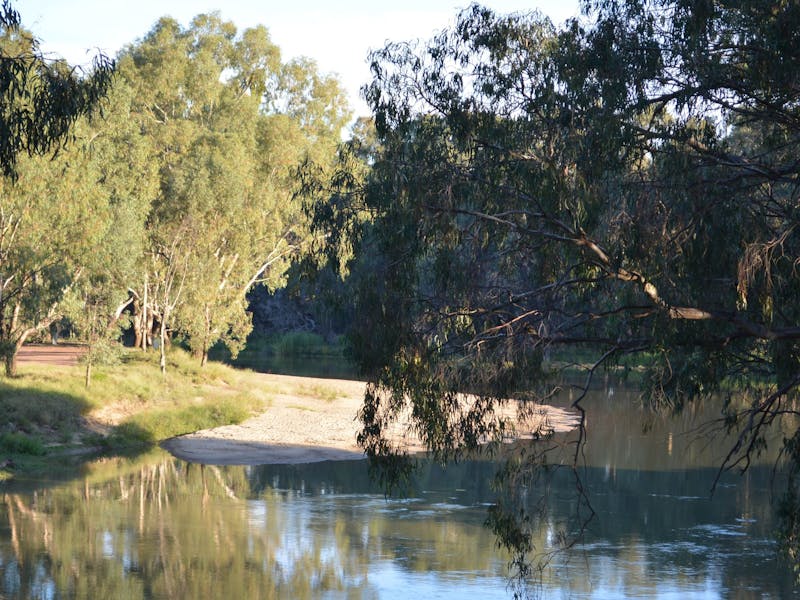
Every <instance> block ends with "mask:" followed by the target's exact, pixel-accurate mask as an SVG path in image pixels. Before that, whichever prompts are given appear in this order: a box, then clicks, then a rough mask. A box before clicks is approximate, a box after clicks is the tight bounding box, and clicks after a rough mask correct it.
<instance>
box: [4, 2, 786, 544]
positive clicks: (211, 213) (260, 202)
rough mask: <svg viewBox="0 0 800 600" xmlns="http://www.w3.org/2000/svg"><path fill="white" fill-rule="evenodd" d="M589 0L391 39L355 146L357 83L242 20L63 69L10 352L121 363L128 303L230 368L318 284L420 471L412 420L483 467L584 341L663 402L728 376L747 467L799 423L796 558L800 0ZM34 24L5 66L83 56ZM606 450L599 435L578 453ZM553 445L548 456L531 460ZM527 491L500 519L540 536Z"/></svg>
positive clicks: (681, 400) (21, 82) (29, 227)
mask: <svg viewBox="0 0 800 600" xmlns="http://www.w3.org/2000/svg"><path fill="white" fill-rule="evenodd" d="M583 9H584V15H583V16H582V17H581V18H579V19H574V20H572V21H570V22H568V23H566V24H565V25H563V26H560V27H556V26H554V25H553V24H552V23H551V22H550V21H549V20H547V19H546V18H544V17H542V16H541V15H538V14H536V13H533V14H517V15H498V14H495V13H493V12H492V11H490V10H488V9H485V8H482V7H480V6H477V5H473V6H472V7H470V8H468V9H466V10H464V11H463V12H461V13H460V15H459V16H458V18H457V21H456V23H455V25H454V26H452V27H450V28H448V29H445V30H443V31H442V32H441V33H440V34H438V35H437V36H436V37H435V38H433V39H431V40H429V41H427V42H415V43H411V42H394V43H389V44H388V45H387V46H386V47H385V48H383V49H380V50H378V51H376V52H374V53H373V54H372V55H371V57H370V60H371V65H372V73H373V80H372V82H371V83H369V84H368V85H366V86H365V88H364V94H365V98H366V99H367V101H368V103H369V104H370V106H371V108H372V110H373V115H372V117H371V119H369V120H361V121H358V122H357V125H356V127H354V128H353V129H352V135H351V136H350V137H351V139H350V140H349V141H347V142H345V143H340V142H341V132H342V130H343V128H344V127H345V126H346V125H347V124H348V123H349V122H350V119H351V115H350V113H349V110H348V107H347V105H346V102H345V101H344V98H343V95H342V92H341V90H340V88H339V84H338V83H337V81H336V80H335V79H334V78H331V77H327V76H325V75H323V74H320V73H318V72H317V70H316V68H315V66H314V64H313V63H311V62H310V61H307V60H303V59H297V60H290V61H287V62H283V61H282V58H281V55H280V52H279V50H278V48H276V47H275V46H274V45H273V44H272V43H271V42H270V39H269V36H268V33H267V30H266V29H264V28H255V29H248V30H245V31H243V32H241V33H240V32H237V31H236V29H235V27H234V26H233V25H232V24H230V23H227V22H225V21H223V20H222V19H221V17H219V16H218V15H214V14H212V15H200V16H198V17H196V18H195V19H194V20H193V21H192V23H191V24H190V25H189V27H187V28H183V27H181V26H180V25H179V24H178V23H176V22H174V21H172V20H170V19H162V20H161V21H159V22H158V23H157V24H156V26H155V27H154V28H153V29H152V31H151V32H150V33H148V34H147V35H145V36H144V37H143V38H142V39H141V40H140V41H137V42H135V43H134V44H132V45H130V46H128V47H126V48H125V49H124V50H123V51H122V52H121V54H120V55H119V56H118V57H117V59H116V64H115V65H114V70H113V77H110V76H109V77H110V78H109V77H103V75H104V74H105V73H106V71H105V70H104V69H107V68H109V67H108V65H105V64H100V65H98V66H97V68H96V70H94V71H92V72H90V73H89V74H87V75H86V76H84V77H83V78H81V77H75V76H74V75H72V74H68V75H64V77H66V79H67V80H68V81H70V82H72V84H73V87H74V90H75V91H74V96H75V98H84V102H83V104H81V103H78V102H74V103H71V104H69V105H70V107H71V110H72V113H71V114H74V115H77V116H75V118H74V119H73V118H72V117H70V119H71V120H68V121H66V125H65V127H63V128H62V129H61V130H59V129H55V128H51V127H50V126H49V125H48V126H46V127H44V133H42V132H37V131H20V132H19V133H18V134H17V139H18V143H17V144H15V145H14V147H13V148H11V149H4V150H3V161H4V162H3V165H4V169H5V173H6V178H5V179H4V181H3V183H2V185H3V188H4V189H3V197H2V207H0V208H1V210H0V275H2V278H1V279H0V344H1V347H2V350H3V353H4V356H5V358H6V370H7V372H8V373H9V374H13V372H14V354H15V352H16V350H17V349H18V348H19V347H20V345H21V344H22V343H24V341H25V340H26V339H28V338H29V337H30V336H32V335H33V334H34V333H35V332H37V331H42V330H46V329H47V328H48V327H49V326H50V324H52V323H54V322H55V321H56V320H58V319H62V318H65V317H67V318H69V319H70V322H71V323H72V324H73V327H75V328H76V330H77V331H79V332H80V334H81V335H82V336H83V337H84V338H85V339H86V340H87V342H88V343H89V344H90V345H92V346H96V347H97V348H99V350H98V352H100V353H102V352H103V351H107V350H104V349H103V348H104V347H105V345H107V344H105V342H104V340H109V339H114V338H115V337H118V335H119V326H120V325H122V324H123V322H124V321H123V320H121V319H120V316H121V315H122V314H123V313H125V314H128V315H129V317H130V319H129V321H130V326H132V328H133V331H135V333H136V335H135V343H136V344H137V345H140V346H143V345H147V344H150V343H152V342H153V341H154V340H156V341H157V345H159V346H160V348H161V352H162V356H163V352H164V349H165V347H166V342H167V341H168V338H170V337H176V336H177V337H180V339H181V340H183V341H184V342H185V343H186V344H188V345H189V347H190V348H191V349H192V350H193V351H194V352H195V353H196V354H197V355H198V357H199V358H200V359H201V360H205V357H207V354H208V350H209V348H210V347H211V346H212V345H214V344H215V343H218V342H222V343H224V344H226V345H228V347H229V348H230V349H231V350H232V351H233V352H234V353H235V352H236V351H237V350H238V349H240V348H241V347H242V345H243V343H244V341H245V340H246V337H247V334H248V332H249V330H250V328H251V327H252V323H251V321H250V318H249V315H248V313H247V311H246V308H247V304H246V297H247V293H248V291H250V290H251V289H252V288H253V286H254V285H255V284H257V283H261V284H266V286H267V288H268V289H270V290H274V289H276V288H278V287H280V286H282V285H283V284H284V283H285V282H286V280H287V279H294V280H295V282H296V281H297V280H300V279H304V278H306V277H307V276H308V275H309V274H316V276H317V277H318V279H317V280H316V281H317V282H318V283H316V284H314V285H317V286H318V289H317V292H318V293H316V297H317V298H336V300H335V301H332V302H335V303H337V304H336V306H337V310H340V311H344V312H345V313H346V314H347V315H349V316H350V318H349V319H341V321H342V322H344V323H347V331H346V333H347V336H348V339H349V344H350V348H351V352H352V355H353V357H354V360H355V361H356V362H357V364H358V365H359V367H360V369H361V371H362V373H363V374H364V376H365V377H366V378H367V380H368V381H369V386H368V391H367V395H366V397H365V401H364V405H363V408H362V410H361V413H360V418H361V421H362V427H363V429H362V432H361V434H360V436H359V442H360V443H361V444H362V446H363V447H364V448H365V450H366V451H367V453H368V454H369V455H370V456H371V457H372V458H373V459H374V461H375V462H376V464H378V465H381V466H383V467H384V468H385V469H387V471H385V472H386V473H388V474H389V475H390V476H399V475H403V474H404V473H406V472H407V470H408V469H409V468H410V467H411V465H412V462H413V461H412V459H411V457H408V456H404V455H403V452H402V450H401V449H400V448H398V447H396V446H394V445H393V443H392V441H391V439H389V437H388V436H387V435H385V432H386V431H387V430H388V429H389V428H390V427H391V426H392V424H393V423H394V422H395V421H397V420H398V419H406V418H408V419H409V424H410V426H411V427H412V428H413V429H414V430H415V431H416V432H417V433H419V434H420V436H421V437H422V439H423V440H424V442H425V443H426V444H427V446H428V447H429V449H430V450H431V451H432V452H433V454H434V456H435V457H437V458H439V459H441V460H444V461H446V460H450V459H458V458H461V457H463V456H465V455H466V454H467V453H469V452H472V451H474V450H476V449H477V448H478V447H479V446H481V445H482V444H483V443H484V442H485V441H486V440H487V439H488V440H492V439H501V438H502V437H503V435H504V434H505V433H506V431H507V430H506V427H507V424H506V423H505V421H504V420H503V418H502V417H501V416H500V415H501V412H500V411H499V410H498V408H500V407H502V405H503V404H504V403H505V402H506V401H507V399H509V398H512V397H513V398H516V399H520V400H524V401H528V404H527V405H528V406H530V407H531V410H535V407H536V406H537V403H539V402H541V401H542V400H545V399H547V398H549V397H551V396H552V395H553V394H554V393H556V391H557V389H558V388H559V386H561V385H563V381H564V373H562V372H559V370H558V369H557V368H554V364H556V362H557V361H553V360H552V358H553V357H554V356H556V357H565V356H566V357H573V356H578V355H580V356H581V357H583V358H582V359H581V360H580V361H578V360H571V361H569V360H568V361H567V362H573V363H580V364H577V365H573V366H572V370H571V371H570V375H571V376H572V377H575V376H576V375H577V376H579V377H580V382H579V383H578V389H579V390H583V391H585V390H587V389H588V388H589V387H590V385H591V383H592V378H593V376H594V375H595V374H596V373H598V372H599V371H601V370H602V369H606V368H613V367H614V366H616V365H620V364H625V365H630V364H634V365H636V366H637V368H639V369H641V372H642V373H643V376H642V382H641V383H642V391H643V397H644V399H645V400H646V401H647V402H648V403H649V404H650V405H652V406H655V407H662V408H663V407H666V408H667V409H669V410H680V409H681V408H682V407H683V406H685V405H687V404H688V403H689V402H700V401H703V400H704V399H708V398H711V397H712V396H719V395H722V396H723V397H724V398H726V402H725V409H724V412H723V414H722V416H721V419H720V422H719V426H720V428H721V429H728V430H731V431H734V432H736V437H735V438H734V440H735V441H734V442H733V444H732V446H731V450H730V453H729V455H728V456H727V458H726V459H725V461H724V464H722V465H721V467H722V468H730V469H738V468H746V467H747V465H748V463H749V461H750V459H751V458H752V457H753V456H754V455H755V454H757V453H758V452H759V451H761V450H762V449H763V448H764V446H765V444H766V441H765V440H766V437H765V436H766V433H767V430H768V429H769V427H770V426H772V425H774V424H776V423H777V422H780V421H782V422H784V423H789V424H790V425H791V426H793V427H794V431H795V432H796V433H795V434H794V435H790V436H787V437H786V439H785V440H784V446H783V452H782V463H781V464H782V468H784V469H785V471H786V472H787V473H789V474H790V477H789V483H788V487H787V489H786V495H785V500H784V502H783V504H782V512H783V515H784V517H785V519H784V528H783V530H782V533H781V535H782V539H783V541H784V543H785V548H786V550H787V551H788V552H789V554H790V555H791V556H792V557H795V558H796V556H797V552H798V548H799V547H800V500H798V496H797V484H796V481H795V479H794V475H796V473H797V471H798V469H800V429H798V428H797V426H796V418H797V416H798V415H797V408H796V406H797V402H796V401H797V389H798V385H800V325H798V323H799V322H800V304H798V301H797V298H798V292H800V277H799V276H798V263H799V262H800V241H798V237H797V231H796V229H797V227H798V223H800V221H798V219H800V216H799V215H798V194H799V192H798V190H799V189H800V188H798V175H799V174H800V164H799V163H798V155H800V154H799V153H798V146H799V145H800V102H799V101H800V83H799V82H798V75H797V68H796V67H797V65H798V64H799V63H800V6H798V5H797V4H796V3H793V2H763V1H760V0H737V1H724V2H720V1H714V0H693V1H689V0H651V1H648V2H644V1H642V0H586V1H585V2H584V3H583ZM9 14H10V13H9V9H8V6H7V5H6V19H5V24H6V27H5V28H4V30H3V52H4V54H5V55H6V56H12V57H15V56H17V57H21V56H27V57H33V58H32V60H34V61H36V60H38V61H39V63H41V64H40V67H41V68H40V69H39V72H40V73H57V72H58V71H59V70H62V71H63V70H65V69H67V66H66V65H63V64H59V63H46V61H43V60H42V59H41V57H40V56H38V55H37V49H36V45H35V40H34V39H33V38H32V37H31V36H30V35H28V34H27V33H25V32H24V31H23V30H22V29H20V28H19V27H17V26H14V23H13V19H10V18H9ZM12 16H13V15H12ZM37 56H38V58H37ZM12 63H13V61H12ZM4 64H5V63H4ZM41 65H44V66H41ZM4 68H7V67H4ZM40 77H43V76H40ZM9 81H12V82H13V84H9ZM41 81H42V79H41V78H40V79H37V78H36V77H35V76H31V77H30V78H24V77H22V76H21V75H13V74H12V75H11V76H10V77H6V78H5V79H3V82H5V83H4V86H5V87H4V88H2V89H1V90H0V91H2V92H3V93H4V96H3V97H4V103H5V104H4V105H5V106H6V113H4V114H8V115H10V116H11V117H13V111H12V110H11V107H15V106H17V105H21V106H22V109H25V106H24V104H25V103H26V102H32V103H33V104H32V107H33V108H31V110H30V111H29V113H28V114H29V115H31V116H29V117H28V118H29V119H33V120H34V121H36V119H38V118H39V116H38V115H39V114H40V113H41V114H45V115H49V114H50V113H51V112H52V109H51V108H48V107H49V106H50V105H47V104H46V103H43V102H40V101H39V100H37V99H36V96H35V95H29V94H27V92H26V90H28V89H31V90H34V89H38V87H37V86H41ZM0 83H2V82H0ZM80 86H84V88H86V90H88V92H82V91H81V90H83V89H84V88H81V87H80ZM20 90H22V92H20ZM20 93H21V95H20V96H14V94H20ZM45 97H50V96H47V94H45ZM30 98H33V99H32V100H30ZM61 104H63V101H62V102H61ZM40 106H41V107H43V108H42V109H41V111H40V109H39V107H40ZM92 107H94V108H92ZM29 108H30V107H29ZM23 112H24V110H23ZM6 127H8V126H6ZM42 137H43V138H44V139H52V140H56V143H55V144H54V145H53V144H50V145H48V144H39V142H38V141H36V140H38V139H39V138H42ZM56 148H58V149H59V151H58V152H57V153H56V154H55V155H53V151H54V150H55V149H56ZM293 259H296V260H294V262H295V264H294V266H293V267H291V269H290V263H291V262H292V260H293ZM320 282H321V283H320ZM323 288H324V292H325V293H323V292H322V291H320V290H323ZM326 294H327V295H326ZM162 364H163V363H162ZM576 370H577V371H578V372H577V373H575V371H576ZM465 392H468V393H470V394H472V395H473V396H474V400H473V401H472V402H469V403H464V402H463V394H464V393H465ZM582 399H583V394H581V393H578V394H577V395H576V397H575V399H574V401H573V403H572V407H573V408H574V409H575V410H577V411H579V412H580V414H581V415H582V418H583V419H585V416H586V413H585V408H584V406H582V404H581V402H582ZM538 434H539V435H540V436H541V437H544V438H546V437H547V436H548V431H546V430H543V431H541V432H538ZM580 453H581V447H580V440H579V443H578V444H577V445H576V449H575V452H574V463H573V465H572V467H573V468H576V471H577V466H578V465H579V463H580ZM542 464H543V457H542V455H541V453H539V452H531V453H529V454H528V455H526V458H525V460H522V461H518V463H517V464H515V465H513V467H514V469H515V470H514V474H513V475H511V474H508V473H507V476H508V477H509V480H512V479H513V480H515V481H519V480H520V479H519V477H520V473H524V472H530V471H533V470H535V469H538V468H539V467H541V465H542ZM509 502H510V504H509V505H508V506H507V507H505V508H507V509H508V510H505V511H503V510H500V511H496V512H495V513H494V514H493V517H492V519H493V520H492V525H493V527H494V529H495V531H496V532H497V533H498V534H499V535H500V537H501V540H502V541H503V543H505V544H507V545H508V546H509V547H512V548H513V549H516V550H520V551H521V552H523V554H524V553H525V552H526V551H528V550H529V549H530V538H529V537H526V532H525V522H526V521H525V519H526V516H525V515H524V514H521V513H520V512H519V511H518V510H517V508H518V507H516V506H515V505H514V500H513V498H512V499H511V500H509Z"/></svg>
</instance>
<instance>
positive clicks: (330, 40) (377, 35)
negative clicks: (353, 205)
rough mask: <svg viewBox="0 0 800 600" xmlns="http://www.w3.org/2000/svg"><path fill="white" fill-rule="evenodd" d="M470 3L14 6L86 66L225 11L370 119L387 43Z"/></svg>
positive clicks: (66, 1)
mask: <svg viewBox="0 0 800 600" xmlns="http://www.w3.org/2000/svg"><path fill="white" fill-rule="evenodd" d="M468 4H469V0H405V1H403V2H397V1H391V2H385V1H383V2H382V1H381V0H372V1H371V2H370V1H367V0H339V1H336V0H277V1H276V0H261V1H256V0H161V1H158V0H133V1H130V0H126V1H119V0H16V1H14V0H12V6H13V7H14V8H15V9H16V10H17V11H18V12H19V13H20V15H21V16H22V22H23V25H24V26H25V27H26V28H27V29H29V30H30V31H32V32H33V33H34V35H35V36H36V37H38V38H39V40H40V41H41V47H42V49H43V50H44V51H45V52H47V53H53V54H54V55H57V56H61V57H63V58H65V59H67V61H68V62H69V63H70V64H73V65H74V64H78V65H85V64H88V63H90V62H91V59H92V57H93V56H94V55H95V54H96V53H97V52H98V51H102V52H104V53H105V54H107V55H109V56H114V55H116V53H117V52H118V51H119V50H120V49H121V48H122V47H124V46H125V45H126V44H129V43H132V42H134V41H136V40H137V39H140V38H142V37H143V36H144V35H145V34H146V33H147V32H148V31H149V30H150V29H151V28H152V26H153V25H154V24H155V22H156V21H157V20H158V19H159V18H160V17H162V16H171V17H173V18H175V19H177V20H178V22H180V23H181V24H182V25H184V26H186V25H188V24H189V22H190V21H191V19H192V17H194V16H195V15H198V14H201V13H208V12H213V11H219V12H220V14H221V16H222V18H223V19H225V20H229V21H233V22H234V23H235V24H236V26H237V28H238V29H239V30H240V31H241V30H243V29H246V28H248V27H252V26H254V25H265V26H266V27H267V29H268V30H269V32H270V36H271V38H272V40H273V42H275V43H276V44H277V45H278V46H279V47H280V49H281V53H282V57H283V59H284V60H287V59H289V58H294V57H298V56H306V57H309V58H312V59H314V60H315V61H316V63H317V65H318V67H319V69H320V71H322V72H324V73H335V74H337V75H338V76H339V78H340V80H341V81H342V84H343V87H344V89H345V91H346V92H347V94H348V97H349V99H350V102H351V104H352V105H353V107H354V109H355V112H356V114H357V115H362V114H368V113H369V111H368V109H367V107H366V104H365V103H364V102H363V100H361V99H360V98H359V89H360V87H361V86H362V85H363V84H365V83H366V82H367V81H368V80H369V76H370V74H369V66H368V63H367V54H368V53H369V51H370V49H375V48H380V47H382V46H383V45H384V43H385V42H386V41H389V40H392V41H398V40H412V39H428V38H430V37H431V35H433V34H434V33H436V32H437V31H439V30H441V29H443V28H444V27H447V26H448V25H450V24H452V23H453V21H454V18H455V15H456V14H457V12H458V10H459V9H461V8H464V7H466V6H467V5H468ZM482 4H484V5H485V6H488V7H490V8H492V9H494V10H495V11H496V12H500V13H508V12H529V11H531V10H534V9H535V10H539V11H541V12H542V13H544V14H545V15H547V16H549V17H550V18H551V19H552V20H553V21H555V22H556V23H560V22H563V21H564V20H565V19H567V18H569V17H571V16H576V15H577V14H578V0H528V1H527V2H525V1H523V0H484V1H483V2H482Z"/></svg>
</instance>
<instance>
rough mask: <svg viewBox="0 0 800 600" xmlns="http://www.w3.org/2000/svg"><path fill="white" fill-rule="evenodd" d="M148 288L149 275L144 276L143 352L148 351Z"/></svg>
mask: <svg viewBox="0 0 800 600" xmlns="http://www.w3.org/2000/svg"><path fill="white" fill-rule="evenodd" d="M147 288H148V281H147V273H145V274H144V292H143V298H142V333H141V340H140V342H141V344H142V350H147V337H148V335H147V334H148V331H147V324H148V316H149V315H148V314H147Z"/></svg>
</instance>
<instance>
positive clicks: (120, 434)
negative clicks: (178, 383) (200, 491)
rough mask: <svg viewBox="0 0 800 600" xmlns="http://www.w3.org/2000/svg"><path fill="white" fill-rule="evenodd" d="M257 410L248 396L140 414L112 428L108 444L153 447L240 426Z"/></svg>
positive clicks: (259, 404)
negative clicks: (201, 432) (198, 433)
mask: <svg viewBox="0 0 800 600" xmlns="http://www.w3.org/2000/svg"><path fill="white" fill-rule="evenodd" d="M259 408H261V403H260V402H258V401H255V400H254V399H252V398H248V397H236V398H226V399H223V400H216V401H215V400H210V401H207V402H203V403H202V404H198V405H195V406H184V407H181V408H176V409H166V410H152V411H147V412H141V413H139V414H136V415H134V416H132V417H131V418H129V419H127V420H126V421H125V422H123V423H121V424H120V425H119V426H117V427H116V429H115V431H114V434H113V435H112V444H113V445H115V446H117V445H122V446H125V445H132V444H133V445H135V444H154V443H157V442H159V441H162V440H166V439H169V438H171V437H175V436H177V435H183V434H186V433H192V432H194V431H199V430H201V429H209V428H211V427H220V426H222V425H233V424H236V423H241V422H242V421H244V420H245V419H247V418H248V417H250V416H252V415H253V414H254V413H255V412H256V410H258V409H259Z"/></svg>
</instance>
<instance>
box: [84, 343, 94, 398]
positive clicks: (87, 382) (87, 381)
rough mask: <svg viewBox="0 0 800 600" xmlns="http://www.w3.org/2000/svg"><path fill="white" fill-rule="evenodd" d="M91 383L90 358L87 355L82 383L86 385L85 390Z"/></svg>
mask: <svg viewBox="0 0 800 600" xmlns="http://www.w3.org/2000/svg"><path fill="white" fill-rule="evenodd" d="M90 352H91V350H90ZM91 383H92V359H91V358H89V357H87V358H86V380H85V382H84V385H85V386H86V389H87V390H88V389H89V385H90V384H91Z"/></svg>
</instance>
